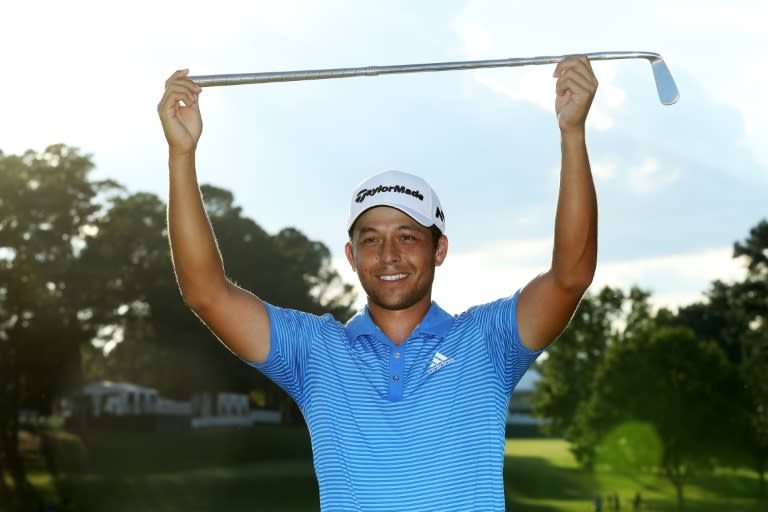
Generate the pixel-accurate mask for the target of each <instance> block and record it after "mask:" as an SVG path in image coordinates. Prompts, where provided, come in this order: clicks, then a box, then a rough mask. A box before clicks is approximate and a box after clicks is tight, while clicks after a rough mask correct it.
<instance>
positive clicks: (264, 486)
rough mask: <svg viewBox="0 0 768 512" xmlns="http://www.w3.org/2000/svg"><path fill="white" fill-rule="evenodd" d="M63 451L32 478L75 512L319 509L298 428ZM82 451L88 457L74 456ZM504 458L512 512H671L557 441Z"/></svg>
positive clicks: (723, 475) (668, 494) (634, 482)
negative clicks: (57, 462) (56, 468)
mask: <svg viewBox="0 0 768 512" xmlns="http://www.w3.org/2000/svg"><path fill="white" fill-rule="evenodd" d="M62 444H63V445H64V446H59V449H58V450H57V452H58V453H61V454H65V455H66V457H68V462H67V463H66V464H63V465H62V468H61V469H62V471H63V472H62V474H61V475H60V477H59V478H58V479H57V480H56V481H54V480H53V479H51V477H50V476H49V475H47V474H46V473H44V472H41V471H38V472H35V473H33V475H32V477H33V478H32V480H33V483H34V484H35V485H36V486H38V487H39V488H41V489H44V490H45V491H46V493H47V494H48V495H54V494H55V493H56V489H57V485H58V488H59V489H60V490H61V491H62V492H63V493H64V494H67V495H69V496H70V497H71V500H72V502H73V503H74V504H76V507H75V508H74V509H73V510H76V511H77V512H103V511H110V512H122V511H135V510H141V511H145V512H171V511H182V510H183V511H185V512H193V511H201V512H202V511H219V510H226V511H229V512H240V511H242V512H245V511H248V512H252V511H254V510H280V511H289V512H292V511H296V512H299V511H316V510H318V490H317V482H316V480H315V477H314V472H313V468H312V462H311V457H310V451H309V440H308V437H307V435H306V432H305V431H304V430H302V429H286V428H264V429H254V430H240V431H224V432H205V433H200V432H191V433H176V434H173V435H170V434H169V435H158V434H149V433H145V434H141V433H122V434H120V435H116V434H99V435H91V436H88V437H86V438H84V439H83V441H82V445H79V444H77V445H74V444H72V442H71V440H70V442H68V443H62ZM85 448H87V451H88V453H79V452H82V451H83V450H84V449H85ZM94 450H95V451H94ZM78 453H79V454H78ZM505 455H506V463H505V470H504V476H505V485H506V489H505V492H506V495H507V499H508V509H509V510H512V511H520V512H590V511H591V510H592V499H593V497H594V496H595V494H601V495H605V494H607V493H614V492H616V493H618V494H619V496H620V497H621V499H622V507H621V510H622V511H631V510H632V509H631V506H630V503H629V500H630V499H631V497H632V496H633V495H634V494H635V492H636V491H640V492H642V495H643V497H644V499H645V502H646V507H645V508H644V509H643V510H646V511H657V512H667V511H670V512H671V511H673V510H676V501H675V492H674V489H673V487H672V486H671V484H669V483H668V482H667V481H666V480H665V479H663V478H661V477H659V476H656V475H654V474H649V473H639V474H629V473H627V472H623V473H617V472H613V471H611V470H610V469H608V468H603V469H601V470H600V471H597V472H595V473H592V472H586V471H583V470H582V469H580V468H579V467H578V465H577V464H576V461H575V460H574V459H573V457H572V455H571V454H570V452H569V451H568V446H567V444H566V443H565V442H564V441H562V440H553V439H526V440H510V441H508V442H507V447H506V453H505ZM63 460H64V459H62V461H63ZM66 465H68V467H66V468H65V467H63V466H66ZM756 491H757V477H756V475H755V474H754V473H751V472H748V471H744V470H741V471H729V470H724V469H721V470H718V471H715V472H714V473H710V474H702V475H700V476H698V477H697V478H696V479H694V480H693V481H692V483H691V484H690V485H688V486H686V489H685V492H686V498H687V504H688V508H687V510H689V511H691V512H715V511H717V512H758V511H764V510H768V506H766V503H765V502H763V503H759V502H758V501H757V499H756V498H755V494H756ZM604 510H607V509H604Z"/></svg>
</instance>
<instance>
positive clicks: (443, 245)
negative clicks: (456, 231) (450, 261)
mask: <svg viewBox="0 0 768 512" xmlns="http://www.w3.org/2000/svg"><path fill="white" fill-rule="evenodd" d="M446 256H448V237H447V236H445V235H440V240H438V241H437V250H436V251H435V266H436V267H439V266H440V265H442V264H443V261H445V257H446Z"/></svg>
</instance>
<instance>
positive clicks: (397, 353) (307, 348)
mask: <svg viewBox="0 0 768 512" xmlns="http://www.w3.org/2000/svg"><path fill="white" fill-rule="evenodd" d="M186 76H187V70H181V71H177V72H176V73H174V74H173V75H171V77H170V78H169V79H168V81H167V82H166V89H165V93H164V95H163V97H162V99H161V101H160V103H159V105H158V112H159V114H160V119H161V121H162V125H163V129H164V132H165V136H166V139H167V141H168V147H169V170H170V195H169V201H168V226H169V238H170V243H171V252H172V257H173V263H174V269H175V272H176V278H177V280H178V283H179V287H180V289H181V293H182V296H183V298H184V301H185V302H186V303H187V304H188V305H189V307H190V308H192V309H193V310H194V311H195V313H196V314H197V315H198V316H199V317H200V318H201V319H202V320H203V321H204V322H205V324H206V325H207V326H208V327H209V328H210V329H211V330H212V331H213V332H214V333H215V334H216V336H217V337H218V338H219V340H221V342H222V343H224V344H225V345H226V346H227V347H228V348H229V349H230V350H231V351H232V352H233V353H234V354H236V355H237V356H238V357H240V358H241V359H243V360H244V361H246V362H248V363H249V364H251V365H252V366H254V367H256V368H258V369H260V370H261V371H263V372H264V373H265V374H266V375H268V376H269V377H270V378H271V379H273V380H274V381H275V382H277V383H278V384H279V385H280V386H281V387H283V389H285V390H286V391H287V392H288V393H289V394H290V395H291V396H292V398H293V399H294V400H295V401H296V403H297V404H298V406H299V407H300V408H301V410H302V412H303V414H304V416H305V418H306V421H307V425H308V428H309V431H310V434H311V438H312V449H313V456H314V463H315V470H316V473H317V478H318V482H319V486H320V502H321V507H322V509H323V510H325V511H346V510H349V511H369V510H381V511H385V510H386V511H391V510H398V511H404V510H412V511H433V510H441V511H450V510H456V511H469V510H481V511H494V510H499V511H501V510H504V508H505V503H504V486H503V478H502V468H503V461H504V428H505V420H506V416H507V402H508V400H509V397H510V395H511V393H512V390H513V389H514V387H515V385H516V384H517V382H518V380H519V379H520V377H521V376H522V374H523V373H524V372H525V370H526V369H527V368H528V366H529V365H530V364H531V362H532V361H533V360H534V359H535V358H536V357H537V355H538V354H539V353H540V352H541V351H542V350H543V349H545V348H546V347H547V345H548V344H549V343H551V342H552V341H553V340H554V339H555V338H556V337H557V336H558V335H559V334H560V332H561V331H562V330H563V329H564V328H565V326H566V325H567V324H568V322H569V320H570V318H571V316H572V314H573V312H574V310H575V308H576V306H577V304H578V303H579V300H580V299H581V297H582V295H583V294H584V292H585V291H586V289H587V287H588V286H589V284H590V283H591V280H592V277H593V274H594V271H595V265H596V258H597V205H596V197H595V190H594V185H593V181H592V177H591V173H590V168H589V161H588V157H587V149H586V142H585V122H586V118H587V113H588V111H589V108H590V105H591V103H592V99H593V98H594V95H595V92H596V90H597V80H596V79H595V76H594V73H593V72H592V69H591V66H590V63H589V61H588V60H587V59H586V58H584V57H583V56H574V57H569V58H567V59H565V60H563V61H562V62H560V63H559V64H558V65H557V67H556V68H555V72H554V77H555V78H556V79H557V80H556V98H555V111H556V114H557V117H558V123H559V127H560V133H561V153H562V162H561V166H562V167H561V175H560V192H559V197H558V204H557V213H556V220H555V236H554V250H553V256H552V262H551V266H550V268H549V270H547V271H546V272H544V273H542V274H540V275H538V276H536V277H535V278H533V280H531V281H530V282H529V283H528V284H527V285H526V286H524V287H523V288H522V290H519V291H517V292H515V293H514V294H513V295H512V296H511V297H508V298H504V299H500V300H498V301H495V302H492V303H490V304H485V305H481V306H477V307H473V308H471V309H469V310H468V311H466V312H464V313H462V314H460V315H457V316H451V315H449V314H448V313H446V312H445V311H443V310H442V309H440V308H439V307H438V306H437V304H435V303H434V302H432V296H431V295H432V280H433V278H434V272H435V267H436V266H438V265H440V264H442V262H443V261H444V259H445V257H446V255H447V252H448V239H447V238H446V236H445V234H444V230H445V213H444V210H443V208H442V205H441V204H440V202H439V200H438V198H437V195H436V194H435V193H434V191H433V190H432V189H431V187H430V186H429V185H428V184H427V183H426V182H424V181H423V180H421V179H420V178H417V177H415V176H412V175H410V174H405V173H400V172H387V173H382V174H380V175H377V176H374V177H371V178H370V179H368V180H366V181H364V182H363V183H361V184H360V185H359V186H358V187H357V189H356V190H355V192H354V193H353V196H352V202H351V207H350V217H349V223H348V226H347V227H348V229H349V234H350V239H349V242H348V243H347V244H346V246H345V253H346V256H347V259H348V260H349V263H350V264H351V265H352V268H353V269H354V270H355V271H356V272H357V274H358V276H359V279H360V283H361V285H362V287H363V289H364V290H365V292H366V294H367V307H366V308H365V309H364V311H362V312H361V313H360V314H358V315H357V316H356V317H354V318H353V319H352V320H350V321H349V322H348V323H347V324H346V325H342V324H340V323H338V322H337V321H335V320H334V319H333V318H331V317H330V315H326V316H323V317H317V316H313V315H309V314H306V313H302V312H299V311H294V310H290V309H283V308H278V307H274V306H272V305H269V304H266V303H265V302H263V301H261V300H260V299H259V298H258V297H257V296H255V295H253V294H252V293H250V292H248V291H246V290H243V289H241V288H239V287H238V286H236V285H235V284H233V283H231V282H230V281H228V280H227V278H226V276H225V272H224V266H223V263H222V260H221V256H220V254H219V251H218V249H217V246H216V241H215V238H214V234H213V232H212V229H211V226H210V223H209V221H208V218H207V216H206V212H205V210H204V207H203V203H202V200H201V197H200V193H199V189H198V182H197V178H196V170H195V149H196V146H197V142H198V140H199V137H200V134H201V131H202V120H201V116H200V110H199V105H198V95H199V94H200V92H201V89H200V88H199V87H198V86H197V85H196V84H194V83H193V82H191V81H190V80H188V79H187V78H186ZM511 291H514V290H511Z"/></svg>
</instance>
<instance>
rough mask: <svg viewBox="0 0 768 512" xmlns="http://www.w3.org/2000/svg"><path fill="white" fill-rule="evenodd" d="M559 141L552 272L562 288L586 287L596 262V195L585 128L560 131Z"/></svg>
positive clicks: (590, 279) (590, 280)
mask: <svg viewBox="0 0 768 512" xmlns="http://www.w3.org/2000/svg"><path fill="white" fill-rule="evenodd" d="M560 144H561V151H562V162H561V170H560V192H559V196H558V201H557V213H556V217H555V241H554V251H553V257H552V272H553V273H554V275H555V277H556V279H557V280H558V282H560V283H561V285H562V286H563V287H565V288H577V289H578V288H583V289H586V287H587V286H589V284H590V283H591V282H592V277H593V276H594V272H595V266H596V263H597V197H596V194H595V186H594V182H593V179H592V172H591V169H590V166H589V156H588V154H587V146H586V138H585V133H584V130H571V131H569V132H567V133H566V132H564V133H561V139H560Z"/></svg>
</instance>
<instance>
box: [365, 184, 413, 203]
mask: <svg viewBox="0 0 768 512" xmlns="http://www.w3.org/2000/svg"><path fill="white" fill-rule="evenodd" d="M378 192H397V193H398V194H408V195H411V196H413V197H418V198H419V200H420V201H423V200H424V196H423V195H421V192H419V191H418V190H411V189H409V188H406V187H404V186H401V185H393V186H389V187H385V186H383V185H379V186H378V187H376V188H374V189H367V188H364V189H362V190H360V191H358V192H357V197H356V198H355V201H356V202H358V203H362V202H363V201H364V200H365V198H366V197H368V196H372V195H374V194H376V193H378Z"/></svg>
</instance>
